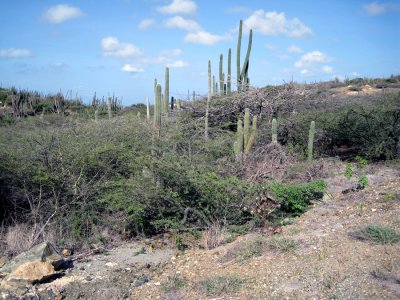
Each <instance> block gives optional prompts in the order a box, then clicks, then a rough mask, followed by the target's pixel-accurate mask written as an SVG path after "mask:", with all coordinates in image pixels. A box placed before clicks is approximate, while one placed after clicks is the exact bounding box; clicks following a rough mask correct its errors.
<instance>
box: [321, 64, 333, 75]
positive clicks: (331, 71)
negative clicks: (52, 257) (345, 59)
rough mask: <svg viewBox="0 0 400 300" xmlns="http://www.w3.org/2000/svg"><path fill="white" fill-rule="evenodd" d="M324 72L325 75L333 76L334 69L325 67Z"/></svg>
mask: <svg viewBox="0 0 400 300" xmlns="http://www.w3.org/2000/svg"><path fill="white" fill-rule="evenodd" d="M322 72H324V73H325V74H333V68H332V67H331V66H323V67H322Z"/></svg>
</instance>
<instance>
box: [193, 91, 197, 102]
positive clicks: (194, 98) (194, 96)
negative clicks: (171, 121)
mask: <svg viewBox="0 0 400 300" xmlns="http://www.w3.org/2000/svg"><path fill="white" fill-rule="evenodd" d="M192 101H193V102H194V101H196V92H195V91H193V95H192Z"/></svg>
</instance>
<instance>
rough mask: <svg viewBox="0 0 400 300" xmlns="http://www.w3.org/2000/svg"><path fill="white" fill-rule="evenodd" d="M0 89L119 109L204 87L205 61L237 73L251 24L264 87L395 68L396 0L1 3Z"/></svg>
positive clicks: (253, 68)
mask: <svg viewBox="0 0 400 300" xmlns="http://www.w3.org/2000/svg"><path fill="white" fill-rule="evenodd" d="M0 11H1V12H2V13H1V16H2V17H1V26H0V36H1V38H0V85H1V86H2V87H10V86H16V87H17V88H21V89H30V90H38V91H41V92H43V93H53V92H58V91H60V90H61V91H62V92H63V93H66V92H69V91H72V93H73V95H79V96H80V97H82V98H83V100H84V101H89V100H90V99H91V97H92V96H93V94H94V92H95V91H96V92H97V95H99V96H103V95H104V96H108V95H112V94H113V93H115V95H116V96H119V97H123V101H124V105H129V104H132V103H138V102H144V101H145V97H146V95H149V96H150V99H152V98H153V95H152V92H153V81H154V78H157V79H158V81H159V82H162V83H163V82H164V72H165V67H166V66H168V67H169V68H170V94H171V95H172V96H175V97H181V98H185V97H187V96H186V95H187V93H188V90H190V93H192V91H193V90H194V91H196V94H198V95H205V94H206V93H207V63H208V60H209V59H210V60H211V62H212V72H213V74H215V75H217V74H218V63H219V55H220V53H222V54H223V55H224V69H225V73H227V71H226V70H227V63H226V62H227V56H228V49H229V48H232V59H233V62H232V63H233V64H232V65H233V75H234V74H236V67H235V66H236V63H235V61H236V45H237V32H238V24H239V20H240V19H243V22H244V32H243V33H244V34H243V40H242V60H243V58H244V54H245V52H246V49H247V40H248V31H249V29H250V28H252V29H253V31H254V35H253V47H252V53H251V58H250V68H249V76H250V79H251V83H252V84H253V85H255V86H258V87H262V86H265V85H268V84H281V83H283V82H285V81H290V80H291V79H292V78H293V79H294V80H296V81H298V82H311V81H320V80H328V79H332V78H335V77H338V78H340V79H344V78H354V77H358V76H361V77H382V76H390V75H391V74H400V59H399V57H400V56H399V53H400V33H399V28H400V1H399V0H394V1H388V2H384V1H383V2H381V1H377V2H369V1H368V0H366V1H362V0H352V1H348V0H336V1H333V0H324V1H311V0H302V1H299V0H279V1H278V0H269V1H267V0H264V1H262V0H246V1H239V0H229V1H222V0H221V1H208V0H101V1H99V0H85V1H68V0H66V1H63V2H58V1H54V0H42V1H32V0H13V1H1V3H0Z"/></svg>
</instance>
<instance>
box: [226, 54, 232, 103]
mask: <svg viewBox="0 0 400 300" xmlns="http://www.w3.org/2000/svg"><path fill="white" fill-rule="evenodd" d="M231 64H232V50H231V48H229V50H228V77H227V78H226V94H227V95H228V96H229V95H230V94H231V89H232V87H231V84H232V82H231V80H232V74H231V68H232V67H231Z"/></svg>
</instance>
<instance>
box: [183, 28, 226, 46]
mask: <svg viewBox="0 0 400 300" xmlns="http://www.w3.org/2000/svg"><path fill="white" fill-rule="evenodd" d="M229 39H230V37H229V36H228V35H216V34H212V33H209V32H207V31H204V30H202V31H198V32H191V33H188V34H187V35H186V36H185V42H186V43H192V44H201V45H214V44H216V43H218V42H221V41H226V40H229Z"/></svg>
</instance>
